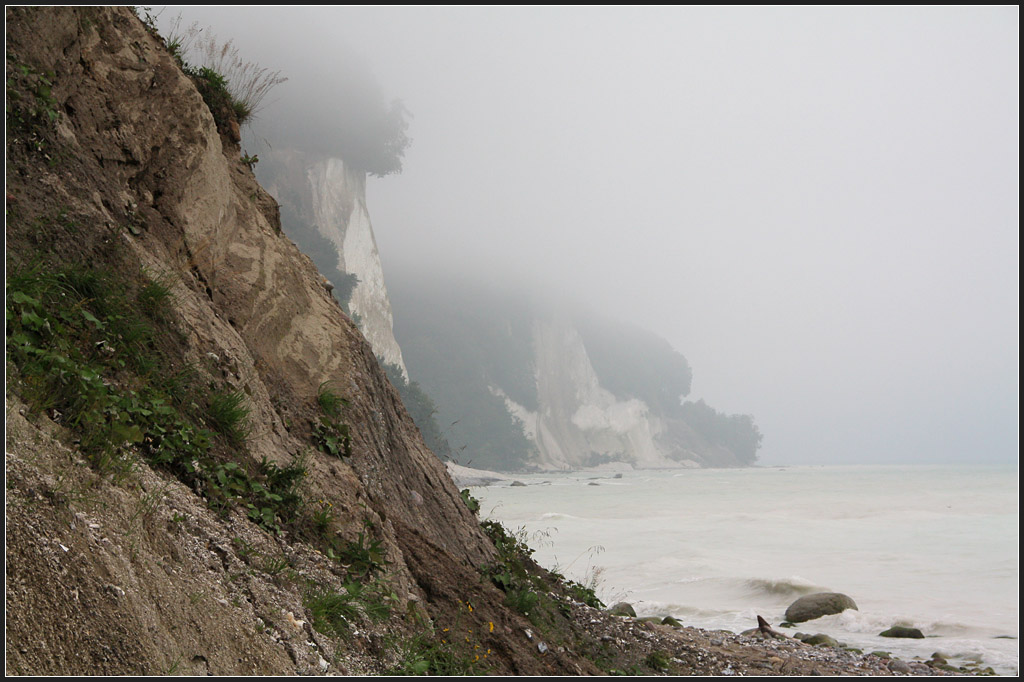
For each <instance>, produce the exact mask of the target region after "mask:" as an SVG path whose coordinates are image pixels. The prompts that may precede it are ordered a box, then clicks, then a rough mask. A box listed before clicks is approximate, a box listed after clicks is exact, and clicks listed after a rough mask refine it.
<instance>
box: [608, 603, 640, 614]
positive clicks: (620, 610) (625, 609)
mask: <svg viewBox="0 0 1024 682" xmlns="http://www.w3.org/2000/svg"><path fill="white" fill-rule="evenodd" d="M608 613H610V614H612V615H613V616H628V617H629V618H636V610H635V609H634V608H633V605H632V604H630V603H629V602H625V601H620V602H619V603H618V604H616V605H614V606H613V607H611V608H610V609H608Z"/></svg>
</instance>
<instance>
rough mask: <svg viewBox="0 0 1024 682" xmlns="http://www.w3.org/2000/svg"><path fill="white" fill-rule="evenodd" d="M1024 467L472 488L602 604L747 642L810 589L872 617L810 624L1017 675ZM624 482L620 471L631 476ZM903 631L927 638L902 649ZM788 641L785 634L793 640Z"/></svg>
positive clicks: (684, 473)
mask: <svg viewBox="0 0 1024 682" xmlns="http://www.w3.org/2000/svg"><path fill="white" fill-rule="evenodd" d="M1017 473H1018V472H1017V467H1016V466H1009V467H1003V468H995V467H988V468H984V467H966V466H960V467H954V466H847V467H842V466H821V467H775V468H768V467H765V468H749V469H700V470H692V469H690V470H676V471H668V470H664V471H632V472H625V473H622V474H598V473H589V472H578V473H573V474H531V475H522V476H517V479H518V480H519V481H520V482H522V483H525V484H526V485H525V486H511V485H510V481H505V482H502V483H498V484H494V485H490V486H486V487H474V488H472V494H473V495H474V496H476V497H477V498H478V499H479V500H480V502H481V515H482V517H484V518H493V519H497V520H499V521H501V522H502V523H503V524H504V525H506V526H507V527H509V528H510V529H511V530H519V529H521V530H522V532H524V533H525V534H526V535H527V537H528V542H529V544H530V545H531V546H532V547H534V548H535V550H536V554H535V555H534V557H535V558H536V559H537V560H538V561H539V562H540V563H541V564H542V565H544V566H546V567H548V568H555V569H557V570H558V571H560V572H562V573H564V574H565V575H567V576H568V577H570V578H572V579H574V580H576V581H578V582H581V583H588V582H592V581H593V580H594V579H595V578H596V579H597V593H598V596H599V597H600V598H601V599H602V600H603V601H605V603H613V602H617V601H622V600H625V601H629V602H630V603H632V604H633V605H634V607H635V608H636V611H637V614H638V615H640V616H645V615H657V616H665V615H671V616H674V617H675V618H677V619H679V620H680V621H681V622H682V623H683V624H685V625H690V626H695V627H700V628H705V629H727V630H731V631H734V632H740V631H742V630H745V629H748V628H751V627H754V626H756V620H757V616H758V615H762V616H764V617H765V618H766V619H767V620H768V621H769V622H770V623H772V624H776V625H777V624H778V623H780V622H781V621H783V620H784V614H785V611H786V608H787V607H788V606H789V605H790V604H791V603H792V602H793V601H795V600H796V599H797V598H799V597H800V596H802V595H804V594H810V593H813V592H823V591H827V592H842V593H844V594H846V595H849V596H850V597H852V598H853V600H854V601H855V602H856V603H857V606H858V608H859V610H857V611H852V610H849V611H846V612H844V613H842V614H839V615H833V616H826V617H824V618H821V619H817V620H814V621H810V622H807V623H802V624H800V625H799V626H798V627H797V628H796V629H794V630H789V631H788V632H789V633H790V634H793V633H795V632H797V631H800V632H807V633H818V632H824V633H826V634H830V635H832V636H833V637H835V638H836V639H838V640H840V641H841V642H843V643H844V644H847V645H849V646H853V647H857V648H860V649H862V650H863V651H864V652H865V653H867V652H871V651H879V650H883V651H889V652H891V653H892V654H893V655H895V656H898V657H900V658H903V659H904V660H913V659H915V658H921V659H925V660H926V659H928V658H930V657H931V655H932V653H933V652H940V653H942V654H944V655H945V656H946V657H947V658H949V659H950V662H951V663H956V664H958V665H963V664H964V663H965V662H969V661H981V662H982V665H983V666H992V667H993V668H994V669H995V670H996V671H997V672H999V673H1002V674H1017V671H1018V640H1017V636H1018V616H1019V604H1018V597H1019V591H1018V578H1019V567H1018V555H1019V513H1018V512H1019V510H1018V482H1017V481H1018V479H1017ZM620 476H621V477H620ZM893 625H907V626H911V627H916V628H919V629H920V630H921V631H922V632H923V633H924V634H925V635H926V639H923V640H912V639H890V638H883V637H879V636H878V633H880V632H882V631H883V630H885V629H887V628H889V627H892V626H893ZM784 631H785V630H784Z"/></svg>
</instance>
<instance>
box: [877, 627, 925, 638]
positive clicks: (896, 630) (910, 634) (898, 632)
mask: <svg viewBox="0 0 1024 682" xmlns="http://www.w3.org/2000/svg"><path fill="white" fill-rule="evenodd" d="M878 636H879V637H903V638H905V639H924V633H923V632H921V631H920V630H918V629H917V628H908V627H907V626H905V625H894V626H892V627H891V628H889V629H888V630H886V631H885V632H879V633H878Z"/></svg>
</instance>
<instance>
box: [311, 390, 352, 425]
mask: <svg viewBox="0 0 1024 682" xmlns="http://www.w3.org/2000/svg"><path fill="white" fill-rule="evenodd" d="M330 383H331V382H329V381H325V382H323V383H322V384H320V387H319V388H318V389H317V392H316V403H317V405H318V406H319V407H320V410H321V411H322V412H323V413H324V414H325V415H327V416H328V417H330V418H332V419H337V418H338V417H340V416H341V408H342V407H345V406H346V405H348V401H347V400H345V399H344V398H342V397H341V395H339V394H338V393H337V392H336V391H334V390H333V389H332V388H331V386H330Z"/></svg>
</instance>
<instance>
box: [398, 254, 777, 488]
mask: <svg viewBox="0 0 1024 682" xmlns="http://www.w3.org/2000/svg"><path fill="white" fill-rule="evenodd" d="M389 281H390V292H391V300H392V304H393V306H394V310H395V334H396V336H397V338H398V340H399V342H400V343H401V344H402V347H403V349H404V352H405V355H406V358H407V360H408V363H409V371H410V374H411V375H412V376H413V378H414V379H415V380H416V381H418V382H419V383H420V384H421V385H422V386H423V388H424V390H425V391H426V393H427V394H428V395H430V396H431V398H432V399H433V400H434V402H435V403H436V406H437V423H438V424H439V425H440V427H441V429H443V430H444V433H445V438H446V439H447V441H448V442H449V444H450V445H451V448H452V451H453V457H454V459H456V460H457V461H460V462H461V463H463V464H470V465H472V466H476V467H481V468H490V469H501V470H507V469H531V468H534V469H536V468H541V469H580V468H587V467H596V466H602V465H609V466H614V465H620V466H632V467H637V468H657V467H679V466H736V465H741V464H751V463H753V462H754V459H755V457H756V452H757V448H758V446H759V444H760V433H759V431H758V429H757V427H756V426H755V424H754V422H753V420H752V419H751V418H750V417H748V416H742V415H732V416H729V415H724V414H719V413H718V412H716V411H715V410H714V409H712V408H711V407H709V406H707V405H705V404H704V403H703V402H697V403H693V402H687V403H685V404H684V403H683V399H684V398H685V397H686V396H687V394H688V393H689V391H690V383H691V377H692V372H691V370H690V366H689V363H687V361H686V358H684V357H683V356H682V355H681V354H680V353H678V352H677V351H675V350H674V349H673V348H672V347H671V346H670V345H669V344H668V343H667V342H665V341H664V340H663V339H660V338H658V337H657V336H656V335H654V334H652V333H650V332H647V331H644V330H641V329H639V328H635V327H631V326H629V325H626V324H623V323H621V322H618V321H615V320H613V319H609V318H608V317H605V316H598V315H595V314H594V313H592V312H588V311H586V310H584V309H581V308H579V307H573V306H570V305H567V304H563V303H560V304H554V303H552V302H551V301H550V300H546V299H544V298H539V297H531V296H528V295H524V294H523V293H522V292H518V291H516V292H510V291H508V290H504V289H502V288H501V287H499V286H495V285H483V284H480V283H478V282H476V283H474V282H472V281H466V280H459V279H458V278H451V277H450V276H445V275H443V274H431V273H428V272H425V271H421V272H418V273H413V272H405V271H400V272H398V273H395V274H394V275H393V276H391V277H390V280H389Z"/></svg>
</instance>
